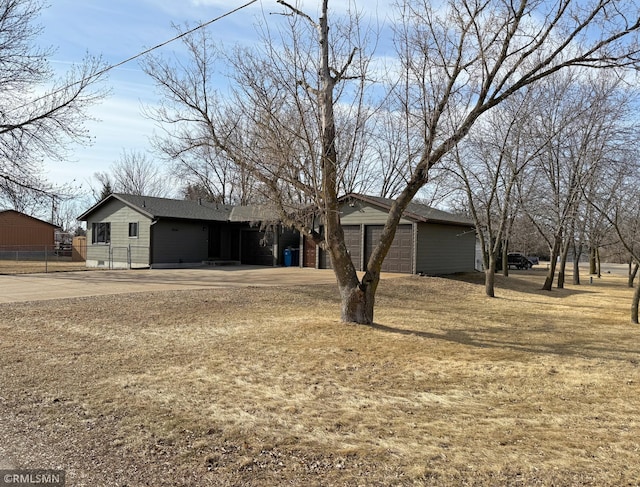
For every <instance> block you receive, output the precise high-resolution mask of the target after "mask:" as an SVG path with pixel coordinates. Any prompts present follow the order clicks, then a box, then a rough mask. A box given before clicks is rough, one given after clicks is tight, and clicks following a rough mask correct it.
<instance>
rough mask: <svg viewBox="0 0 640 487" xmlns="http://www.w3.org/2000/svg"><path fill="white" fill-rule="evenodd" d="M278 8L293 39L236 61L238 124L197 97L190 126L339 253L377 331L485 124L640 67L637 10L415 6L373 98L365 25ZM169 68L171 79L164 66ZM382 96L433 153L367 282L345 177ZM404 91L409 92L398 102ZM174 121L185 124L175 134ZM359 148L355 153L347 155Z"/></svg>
mask: <svg viewBox="0 0 640 487" xmlns="http://www.w3.org/2000/svg"><path fill="white" fill-rule="evenodd" d="M278 3H279V4H280V5H282V6H283V8H284V9H285V10H284V13H285V14H286V17H285V19H286V21H287V22H286V25H285V26H283V27H281V28H280V29H279V30H278V31H277V32H274V33H272V32H270V31H269V30H268V29H266V27H265V29H264V30H263V33H265V41H266V42H265V44H264V45H263V46H262V47H258V48H255V49H252V50H251V51H248V50H245V51H243V52H242V56H241V57H240V58H238V57H236V58H235V61H234V65H233V67H234V75H233V77H234V80H235V82H236V84H235V85H234V89H235V96H234V98H233V100H230V101H229V102H228V103H229V104H230V105H231V106H232V109H231V111H230V112H227V113H233V114H234V115H235V117H233V118H231V117H228V116H227V117H226V120H225V119H222V118H218V119H217V120H216V121H217V122H219V123H213V122H214V119H215V117H214V113H215V107H214V106H213V104H207V105H203V103H202V96H200V95H198V96H197V95H196V93H194V92H193V90H191V91H189V92H188V93H187V96H184V97H182V99H180V97H178V101H179V102H180V106H181V108H182V109H183V110H185V113H184V116H182V117H180V119H179V120H180V121H181V122H186V121H187V120H195V123H194V124H193V125H192V128H193V127H199V128H202V130H198V129H196V130H195V131H194V133H196V134H199V135H200V136H202V137H204V136H205V135H206V143H208V144H212V145H213V146H214V147H216V148H217V149H219V150H221V151H222V152H224V153H225V154H226V155H227V157H228V158H229V160H231V161H233V162H234V164H236V166H237V167H245V168H249V170H250V171H251V173H252V175H253V176H254V177H255V178H256V179H257V180H258V181H259V182H260V185H261V190H262V191H263V194H264V195H265V196H267V197H269V198H270V199H272V201H274V202H275V203H276V204H277V205H278V207H279V208H280V210H281V218H282V220H283V221H284V222H285V223H287V224H292V225H295V226H296V227H297V228H298V229H300V230H301V231H302V232H303V233H304V234H305V235H307V236H310V237H311V238H312V239H313V240H315V241H316V242H317V243H319V244H322V245H324V246H325V247H326V249H327V251H328V253H329V255H330V257H331V262H332V264H333V269H334V272H335V274H336V279H337V283H338V288H339V290H340V295H341V301H342V304H341V318H342V320H343V321H345V322H357V323H372V322H373V311H374V304H375V295H376V290H377V287H378V283H379V279H380V269H381V266H382V262H383V260H384V258H385V256H386V254H387V252H388V251H389V248H390V247H391V244H392V241H393V238H394V236H395V232H396V228H397V225H398V223H399V221H400V219H401V217H402V214H403V213H404V211H405V210H406V208H407V206H408V205H409V203H410V202H411V201H412V200H413V199H414V197H415V196H416V195H417V194H418V192H419V191H420V190H421V189H422V188H423V187H424V186H425V185H426V184H427V182H428V181H429V174H430V171H431V169H432V168H433V167H434V166H436V165H438V164H440V163H441V161H443V159H444V158H445V156H447V155H448V154H449V153H450V152H451V151H452V150H453V148H454V147H456V145H457V144H458V143H459V142H460V141H462V140H463V139H464V138H465V137H466V136H467V134H468V133H469V131H470V130H471V128H472V127H473V126H474V124H475V123H476V121H477V120H478V119H479V118H480V117H481V116H482V115H483V114H484V113H486V112H488V111H489V110H490V109H492V108H494V107H496V106H498V105H500V104H502V103H503V102H504V101H506V100H507V99H509V98H510V97H511V96H513V95H514V94H515V93H517V92H519V91H520V90H522V89H523V88H525V87H526V86H528V85H531V84H534V83H538V82H540V80H542V79H544V78H546V77H548V76H550V75H552V74H554V73H557V72H558V71H561V70H565V69H569V68H571V67H573V66H592V67H598V68H615V67H625V66H635V64H636V59H635V57H634V56H635V55H636V53H637V42H636V41H637V31H638V29H639V27H640V23H639V19H638V18H637V15H636V16H635V17H633V18H632V19H629V18H628V17H627V14H626V12H634V13H635V14H637V12H638V8H637V5H636V4H635V3H633V2H632V1H630V2H627V1H625V2H618V3H616V5H615V7H613V6H611V5H610V3H609V2H606V1H602V2H595V3H591V4H588V5H585V4H584V2H578V1H575V0H561V1H560V2H556V3H554V4H550V3H545V2H530V1H528V0H521V1H519V2H516V3H513V2H506V1H488V2H481V3H474V2H469V1H466V0H452V1H451V2H449V3H448V4H447V5H441V4H438V5H437V6H436V5H434V4H432V2H430V1H427V0H414V1H411V0H406V1H404V2H401V4H400V7H399V17H398V18H397V19H395V20H396V21H397V22H396V23H395V26H396V30H395V41H396V47H397V52H398V57H399V64H400V66H401V69H399V70H397V72H398V73H400V74H399V77H400V78H402V79H401V82H398V80H397V79H395V80H382V79H381V80H379V81H380V83H377V84H374V83H372V82H370V79H372V78H373V75H372V73H373V70H372V69H371V68H372V66H371V62H372V59H373V58H372V54H371V52H369V51H367V47H366V46H367V44H366V42H365V41H366V38H367V36H366V35H363V31H361V30H360V26H361V25H362V23H361V22H359V20H360V17H359V13H358V12H356V11H355V10H352V16H351V17H350V19H348V21H346V22H340V20H339V19H338V20H337V21H336V22H333V23H332V28H331V31H330V30H329V7H328V0H323V1H321V2H320V9H319V11H320V16H319V18H318V19H317V20H316V19H314V18H312V17H311V16H310V15H308V14H307V13H305V12H303V11H302V10H301V9H300V8H299V7H298V6H297V5H291V4H289V3H287V2H285V1H283V0H279V1H278ZM157 67H158V71H157V72H158V73H162V72H163V68H162V65H161V64H160V65H158V66H157ZM148 71H151V70H150V69H148ZM189 73H191V74H189ZM151 74H152V75H153V72H151ZM195 74H197V75H198V76H202V73H201V72H200V73H198V72H197V71H189V70H187V74H186V75H185V77H186V78H185V79H189V80H190V79H196V78H195ZM368 75H371V77H369V76H368ZM172 77H173V76H172V74H171V73H168V76H166V77H161V76H158V75H156V76H154V78H155V79H156V80H157V81H158V82H159V84H160V85H161V86H163V87H164V88H166V89H167V91H168V93H171V94H175V93H179V94H180V95H182V94H184V90H183V89H182V88H183V87H184V86H185V85H184V84H182V83H180V84H178V85H176V84H174V83H172V82H171V79H172ZM173 78H174V79H175V77H173ZM167 79H169V80H170V81H169V82H168V83H167V82H165V80H167ZM176 81H181V80H176ZM197 81H198V83H199V82H200V81H199V78H198V80H197ZM381 87H386V88H387V89H388V91H387V95H386V99H391V98H392V96H391V94H389V92H391V93H399V95H398V96H396V97H395V99H396V100H397V103H398V105H397V106H396V107H394V106H393V105H392V106H390V107H389V108H388V109H390V110H397V111H401V110H402V109H403V107H406V108H405V109H406V110H407V112H408V113H409V114H410V119H409V120H410V123H411V126H412V131H413V133H416V134H420V139H419V143H418V144H417V151H418V156H417V157H415V158H413V160H412V161H411V163H410V164H409V167H408V170H407V172H406V176H405V180H404V182H403V184H402V185H401V186H400V187H398V189H399V191H398V192H397V198H396V199H395V201H394V203H393V204H392V206H391V209H390V211H389V215H388V219H387V222H386V224H385V226H384V229H383V231H382V235H381V238H380V241H379V242H378V244H377V246H376V248H375V249H374V250H373V252H372V254H371V256H370V258H369V260H368V262H366V263H365V264H366V265H365V272H364V275H363V276H362V278H360V277H359V276H358V274H357V273H356V267H355V266H354V264H353V262H352V261H351V258H350V256H349V253H348V251H347V247H346V245H345V241H344V233H343V229H342V226H341V225H340V215H339V200H338V198H339V196H340V195H341V183H342V181H343V178H342V175H344V174H346V169H347V168H349V167H350V166H352V165H353V164H354V163H355V162H356V161H357V158H352V159H349V156H350V155H351V154H352V153H351V152H349V151H346V152H345V147H355V146H358V145H359V144H357V139H359V138H362V137H365V136H366V135H367V134H368V131H367V130H366V128H367V124H368V123H369V122H370V120H371V118H370V116H371V112H370V110H369V107H370V106H378V105H376V103H372V102H371V101H370V102H369V103H367V104H363V103H360V100H361V99H366V98H362V96H363V95H361V93H364V92H368V93H370V94H371V98H375V96H374V94H375V93H377V92H379V91H380V90H381ZM400 87H409V89H408V90H407V89H406V88H404V89H403V90H402V91H401V92H399V91H397V90H400ZM346 107H349V108H346ZM176 108H177V107H176ZM376 110H377V108H376ZM172 119H175V118H174V117H173V115H171V116H170V117H168V118H167V119H166V121H170V120H172ZM237 120H247V121H248V122H247V123H246V125H243V126H242V128H243V131H242V132H241V131H238V130H236V126H235V125H234V123H235V122H236V121H237ZM354 120H356V121H359V122H358V123H355V124H354V123H353V121H354ZM225 121H226V123H225ZM348 121H351V122H349V123H348ZM347 127H349V131H348V132H347V131H346V130H344V129H345V128H347ZM354 128H355V131H354ZM247 129H248V130H249V131H248V132H247V131H246V130H247ZM350 137H352V138H355V141H354V142H351V143H347V141H348V140H349V138H350ZM296 203H297V204H296ZM300 203H304V205H300ZM309 205H311V210H309ZM300 206H303V207H304V208H303V211H302V210H301V209H300ZM314 208H315V210H314ZM310 214H315V215H319V216H320V217H321V218H322V221H323V225H324V235H321V234H320V233H319V232H318V231H317V229H316V228H315V227H314V226H313V225H312V222H313V220H312V219H310V218H309V217H308V216H309V215H310Z"/></svg>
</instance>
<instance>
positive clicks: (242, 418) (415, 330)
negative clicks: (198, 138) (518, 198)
mask: <svg viewBox="0 0 640 487" xmlns="http://www.w3.org/2000/svg"><path fill="white" fill-rule="evenodd" d="M542 281H543V276H542V274H541V273H539V272H531V271H530V272H528V273H525V272H522V273H517V272H515V273H513V275H512V277H510V278H508V279H506V280H505V279H502V278H500V279H499V280H498V292H497V294H498V296H499V298H497V299H488V298H486V297H484V296H483V286H482V280H481V275H475V276H461V277H460V278H458V279H443V278H421V277H416V276H414V277H406V278H401V279H392V280H385V281H383V282H382V283H381V285H380V289H379V294H378V303H377V314H376V321H377V324H376V325H375V326H371V327H368V326H356V325H344V324H341V323H339V322H338V320H337V317H338V314H339V313H338V301H337V292H336V290H335V288H334V287H333V286H308V287H298V288H286V289H285V288H249V289H244V290H237V289H234V290H228V291H227V290H223V291H221V290H211V291H185V292H164V293H149V294H132V295H126V296H123V295H119V296H105V297H95V298H82V299H70V300H59V301H47V302H33V303H22V304H10V305H1V306H0V317H1V319H0V337H1V338H0V367H1V374H2V375H1V380H2V383H1V389H0V438H1V440H0V441H1V443H0V454H1V453H2V452H4V453H5V454H9V455H10V458H11V460H12V461H13V463H14V465H15V466H19V467H25V468H62V469H65V470H66V472H67V484H68V485H70V486H102V485H104V486H107V485H108V486H139V485H150V486H159V485H166V486H177V485H184V486H205V485H215V486H227V485H228V486H231V485H234V486H245V485H246V486H263V485H264V486H275V485H295V486H303V485H304V486H307V485H309V486H314V485H318V486H320V485H322V486H334V485H335V486H340V485H349V486H351V485H363V486H377V485H379V486H387V485H429V486H431V485H436V486H438V485H446V486H449V485H451V486H458V485H495V486H502V485H518V486H529V485H544V486H551V485H556V486H564V485H567V486H569V485H571V486H574V485H593V486H605V485H610V486H621V485H640V462H639V459H640V419H639V417H638V411H639V410H640V374H639V372H640V368H639V367H640V365H639V364H640V344H639V340H638V336H639V332H640V329H639V328H638V327H637V326H634V325H631V324H630V321H629V311H628V308H629V306H630V301H631V295H632V291H631V290H630V289H629V288H626V287H625V279H624V278H623V277H615V276H605V277H603V279H601V280H596V281H595V282H594V284H593V285H589V284H585V285H583V286H580V287H573V286H569V288H568V289H566V290H561V291H559V290H556V291H553V292H552V293H544V292H541V291H538V289H539V287H540V285H541V283H542Z"/></svg>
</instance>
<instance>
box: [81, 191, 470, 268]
mask: <svg viewBox="0 0 640 487" xmlns="http://www.w3.org/2000/svg"><path fill="white" fill-rule="evenodd" d="M391 204H392V200H390V199H387V198H379V197H373V196H364V195H359V194H349V195H346V196H344V197H342V198H341V199H340V211H341V218H342V224H343V227H344V232H345V239H346V244H347V248H348V249H349V251H350V253H351V257H352V259H353V261H354V264H355V266H356V268H357V269H358V270H362V269H363V268H364V267H365V263H366V260H367V259H368V257H369V255H370V254H371V251H372V249H373V246H374V245H376V243H377V241H378V239H379V238H380V234H381V232H382V228H383V226H384V223H385V221H386V218H387V215H388V212H389V209H390V208H391ZM78 219H79V220H84V221H86V222H87V258H86V260H87V266H88V267H111V268H126V267H171V266H175V265H180V264H194V263H203V262H209V263H212V264H227V263H241V264H250V265H267V266H275V265H283V264H287V265H291V264H292V263H293V265H300V266H304V267H313V268H330V267H331V262H330V259H329V257H328V254H327V252H326V251H324V250H322V249H321V248H320V247H318V246H316V245H315V244H314V243H313V242H312V241H311V240H310V239H307V238H301V237H300V234H299V233H298V232H296V231H294V230H291V229H286V228H283V227H282V226H280V225H277V224H271V225H269V226H268V227H267V228H268V229H266V230H265V229H262V227H260V226H258V225H257V223H259V222H265V221H267V222H273V221H277V218H276V215H275V213H274V212H273V211H270V210H269V209H268V208H266V207H260V206H235V207H233V206H228V205H218V204H215V203H209V202H205V201H201V200H200V201H192V200H174V199H167V198H155V197H148V196H134V195H126V194H112V195H110V196H108V197H107V198H105V199H104V200H102V201H100V202H99V203H97V204H96V205H95V206H93V207H92V208H90V209H89V210H87V211H86V212H85V213H84V214H82V215H81V216H80V217H79V218H78ZM317 228H318V229H319V230H320V231H322V223H321V222H319V223H318V224H317ZM287 251H288V252H292V251H293V252H296V257H300V258H299V259H295V260H289V261H288V262H287V254H286V252H287ZM298 252H299V253H298ZM290 255H291V254H289V256H290ZM474 263H475V231H474V226H473V223H472V222H471V220H469V219H468V218H466V217H463V216H459V215H454V214H451V213H447V212H444V211H440V210H436V209H434V208H430V207H429V206H426V205H422V204H420V203H411V204H410V205H409V207H408V208H407V210H406V211H405V213H404V215H403V217H402V219H401V220H400V224H399V225H398V229H397V232H396V236H395V239H394V241H393V244H392V246H391V249H390V250H389V253H388V254H387V257H386V259H385V262H384V263H383V266H382V270H383V271H385V272H401V273H407V274H417V273H424V274H428V275H439V274H452V273H456V272H470V271H473V270H474Z"/></svg>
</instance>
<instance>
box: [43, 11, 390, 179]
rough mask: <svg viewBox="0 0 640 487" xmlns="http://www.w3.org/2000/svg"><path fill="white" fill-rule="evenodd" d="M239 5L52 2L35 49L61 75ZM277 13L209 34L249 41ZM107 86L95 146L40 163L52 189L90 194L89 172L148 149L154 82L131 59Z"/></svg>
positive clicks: (247, 17) (119, 56) (243, 14)
mask: <svg viewBox="0 0 640 487" xmlns="http://www.w3.org/2000/svg"><path fill="white" fill-rule="evenodd" d="M245 3H248V2H247V0H182V1H177V0H84V1H82V2H79V1H78V0H55V1H53V2H51V5H50V6H49V7H48V8H45V9H44V10H43V12H42V15H41V17H40V19H39V23H40V24H41V25H42V26H43V28H44V32H43V34H42V35H41V37H40V38H39V43H40V44H41V45H42V46H52V47H53V48H55V49H56V53H55V55H54V56H53V58H52V59H51V61H52V64H53V66H54V68H55V69H56V70H58V71H59V72H60V73H63V72H65V71H66V70H67V69H68V67H69V64H72V63H78V62H80V61H81V60H82V59H83V57H84V56H85V54H86V53H89V54H90V55H94V56H102V58H103V60H104V61H105V62H106V63H108V64H115V63H119V62H121V61H123V60H125V59H127V58H129V57H131V56H133V55H135V54H137V53H139V52H140V51H142V50H144V49H147V48H150V47H153V46H156V45H158V44H160V43H162V42H164V41H166V40H168V39H170V38H172V37H174V36H175V35H176V31H175V29H174V28H173V27H172V25H173V24H175V25H180V26H184V25H185V23H189V24H190V25H191V26H195V25H196V24H198V23H200V22H206V21H209V20H211V19H213V18H216V17H218V16H220V15H222V14H224V13H226V12H229V11H230V10H233V9H234V8H237V7H239V6H241V5H244V4H245ZM291 3H295V2H294V1H292V2H291ZM319 3H320V2H319V1H316V0H305V2H304V3H303V7H304V8H305V10H306V11H308V12H309V13H310V14H312V15H313V14H314V13H315V12H317V8H318V5H319ZM348 3H349V1H348V0H332V1H331V2H330V7H332V8H333V9H335V10H336V11H344V9H345V8H346V6H347V4H348ZM387 3H388V2H385V1H383V0H381V1H380V4H382V5H384V6H385V7H384V8H383V7H381V6H379V5H378V3H377V2H375V1H369V2H361V3H360V5H363V4H366V6H365V7H364V9H366V10H372V12H371V14H372V15H376V13H377V14H378V15H382V16H384V15H385V14H386V9H387V8H388V7H386V4H387ZM361 8H362V7H361ZM281 11H282V7H281V6H279V5H277V4H276V1H275V0H262V1H259V2H256V3H254V4H253V5H251V6H250V7H247V8H245V9H243V10H241V11H239V12H236V13H235V14H233V15H231V16H228V17H225V18H224V19H222V20H220V21H218V22H216V23H214V24H212V25H211V26H209V27H207V29H208V30H209V31H210V32H211V33H212V34H213V35H214V36H215V37H216V38H218V39H219V41H220V42H223V43H224V44H225V45H231V44H234V43H235V42H252V40H253V39H254V27H253V25H254V24H255V21H256V19H258V18H262V17H263V15H265V14H266V15H267V18H268V19H269V21H270V22H271V19H276V17H272V16H270V15H268V14H269V13H270V12H281ZM179 47H180V45H179V42H176V43H174V44H170V45H168V46H166V47H163V48H162V49H161V50H159V51H158V53H160V54H164V55H171V54H172V51H173V50H174V49H178V48H179ZM106 84H107V87H108V88H110V89H111V95H110V96H109V97H107V98H106V99H105V100H104V101H103V102H102V103H101V104H99V105H96V106H95V107H93V108H92V109H91V112H90V113H91V115H92V116H93V117H95V118H97V119H99V121H96V122H89V123H88V124H87V127H88V128H89V130H90V132H91V136H92V137H93V138H94V143H93V144H92V145H91V146H89V147H82V146H74V147H73V150H72V152H71V154H70V160H69V161H68V162H64V163H59V162H56V163H50V162H48V163H46V165H45V170H46V176H47V177H48V179H49V180H50V181H52V182H54V183H57V184H64V183H71V182H72V181H75V183H76V184H80V185H82V186H83V187H84V188H85V189H88V185H89V183H91V184H94V185H95V183H94V182H93V181H91V180H92V176H93V174H94V173H95V172H97V171H108V170H109V166H110V165H111V164H112V163H113V162H115V161H117V160H118V159H119V158H120V155H121V153H122V151H123V150H127V151H131V150H136V151H147V150H148V149H149V143H148V139H149V137H150V136H151V135H152V134H153V130H154V126H153V122H152V121H150V120H148V119H145V118H144V117H143V115H142V114H141V108H142V106H143V105H145V104H153V103H154V102H156V101H157V97H156V94H155V91H154V86H153V83H152V82H151V80H150V79H149V78H148V77H147V76H146V75H144V73H142V71H141V69H140V67H139V65H138V63H137V62H136V61H133V62H130V63H128V64H126V65H124V66H122V67H119V68H117V69H114V70H113V71H111V73H110V75H109V78H108V80H107V81H106Z"/></svg>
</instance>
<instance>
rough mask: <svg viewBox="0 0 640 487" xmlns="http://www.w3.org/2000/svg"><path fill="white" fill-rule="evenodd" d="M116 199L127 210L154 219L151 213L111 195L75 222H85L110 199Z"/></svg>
mask: <svg viewBox="0 0 640 487" xmlns="http://www.w3.org/2000/svg"><path fill="white" fill-rule="evenodd" d="M112 198H113V199H117V200H118V201H120V202H121V203H124V204H125V205H127V206H128V207H129V208H131V209H133V210H135V211H137V212H138V213H140V214H142V215H144V216H146V217H148V218H150V219H154V218H155V215H153V214H152V213H149V212H148V211H146V210H145V209H144V208H140V207H139V206H137V205H134V204H133V203H131V202H130V201H127V200H126V199H125V198H123V197H121V196H120V195H118V194H115V193H112V194H110V195H109V196H107V197H106V198H104V199H103V200H101V201H98V202H97V203H96V204H95V205H93V206H92V207H91V208H89V209H88V210H87V211H85V212H84V213H83V214H82V215H80V216H79V217H78V218H77V220H79V221H87V220H88V219H89V218H88V216H89V215H90V214H91V213H93V212H94V211H96V210H97V209H98V208H100V207H101V206H104V205H106V204H107V202H108V201H109V200H111V199H112Z"/></svg>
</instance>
